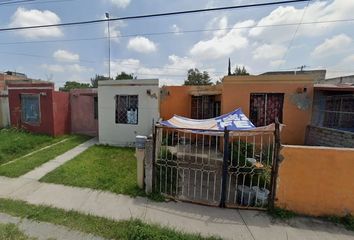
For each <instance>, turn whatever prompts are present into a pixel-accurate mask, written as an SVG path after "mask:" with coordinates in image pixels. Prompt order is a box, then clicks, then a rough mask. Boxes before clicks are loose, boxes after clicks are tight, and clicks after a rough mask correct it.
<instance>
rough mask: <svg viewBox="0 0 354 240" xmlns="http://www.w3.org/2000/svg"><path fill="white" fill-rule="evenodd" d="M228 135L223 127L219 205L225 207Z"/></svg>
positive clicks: (228, 132) (227, 131)
mask: <svg viewBox="0 0 354 240" xmlns="http://www.w3.org/2000/svg"><path fill="white" fill-rule="evenodd" d="M229 135H230V131H229V130H227V128H226V127H225V130H224V156H223V162H222V179H221V181H222V182H221V198H220V205H219V207H221V208H225V201H226V183H227V175H228V174H227V167H228V160H229Z"/></svg>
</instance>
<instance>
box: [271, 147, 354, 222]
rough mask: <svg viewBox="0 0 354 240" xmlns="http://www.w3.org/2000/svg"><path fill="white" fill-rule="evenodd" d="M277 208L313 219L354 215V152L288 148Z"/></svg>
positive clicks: (283, 153) (282, 166)
mask: <svg viewBox="0 0 354 240" xmlns="http://www.w3.org/2000/svg"><path fill="white" fill-rule="evenodd" d="M281 155H282V156H283V158H284V159H283V161H282V162H281V163H280V167H279V175H278V181H277V191H276V200H277V201H276V205H277V206H279V207H282V208H286V209H289V210H292V211H295V212H298V213H301V214H306V215H313V216H325V215H339V216H342V215H346V214H348V213H351V214H354V181H353V176H354V149H346V148H329V147H306V146H290V145H285V146H283V148H282V150H281Z"/></svg>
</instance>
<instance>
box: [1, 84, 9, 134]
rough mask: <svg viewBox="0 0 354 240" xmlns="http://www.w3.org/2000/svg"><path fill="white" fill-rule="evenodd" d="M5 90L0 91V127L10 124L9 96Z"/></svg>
mask: <svg viewBox="0 0 354 240" xmlns="http://www.w3.org/2000/svg"><path fill="white" fill-rule="evenodd" d="M5 96H7V91H0V128H3V127H8V126H9V125H10V110H9V98H8V97H5Z"/></svg>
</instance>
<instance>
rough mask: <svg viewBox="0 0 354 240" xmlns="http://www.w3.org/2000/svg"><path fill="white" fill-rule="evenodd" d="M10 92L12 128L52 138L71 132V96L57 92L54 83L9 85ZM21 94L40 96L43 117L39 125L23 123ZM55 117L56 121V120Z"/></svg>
mask: <svg viewBox="0 0 354 240" xmlns="http://www.w3.org/2000/svg"><path fill="white" fill-rule="evenodd" d="M8 92H9V93H8V95H9V107H10V120H11V126H12V127H17V128H23V129H26V130H28V131H30V132H34V133H44V134H49V135H52V136H57V135H60V134H64V133H69V132H70V121H69V117H70V115H69V114H70V112H69V94H68V93H58V92H55V91H54V84H53V83H21V84H20V83H18V84H9V85H8ZM21 94H40V111H41V113H40V114H41V117H40V122H39V124H27V123H23V122H22V118H21ZM59 113H60V114H59ZM54 114H56V115H54ZM55 117H56V118H57V119H56V120H54V119H55Z"/></svg>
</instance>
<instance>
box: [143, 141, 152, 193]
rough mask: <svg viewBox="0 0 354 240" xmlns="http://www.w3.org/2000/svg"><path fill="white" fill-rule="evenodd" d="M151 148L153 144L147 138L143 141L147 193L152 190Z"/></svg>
mask: <svg viewBox="0 0 354 240" xmlns="http://www.w3.org/2000/svg"><path fill="white" fill-rule="evenodd" d="M153 149H154V144H153V140H152V139H147V140H146V143H145V159H144V165H145V166H144V167H145V192H146V193H147V194H149V193H151V192H152V184H153V177H154V176H153V161H154V159H153Z"/></svg>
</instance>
